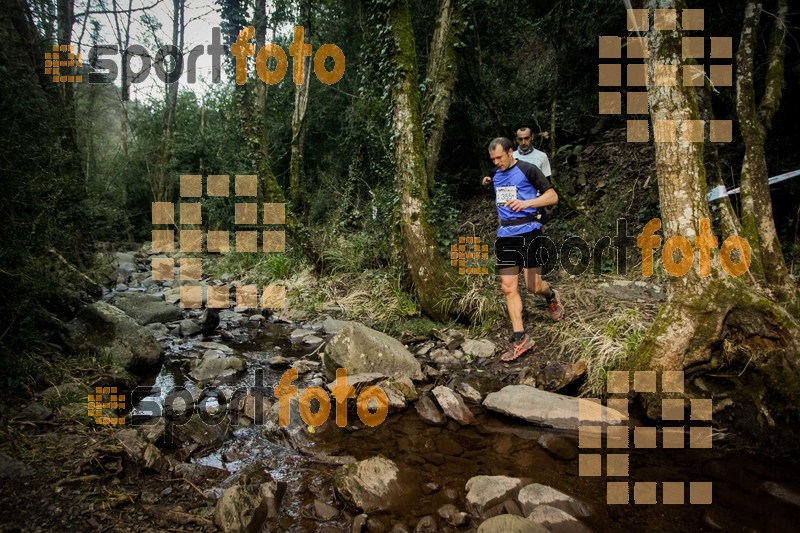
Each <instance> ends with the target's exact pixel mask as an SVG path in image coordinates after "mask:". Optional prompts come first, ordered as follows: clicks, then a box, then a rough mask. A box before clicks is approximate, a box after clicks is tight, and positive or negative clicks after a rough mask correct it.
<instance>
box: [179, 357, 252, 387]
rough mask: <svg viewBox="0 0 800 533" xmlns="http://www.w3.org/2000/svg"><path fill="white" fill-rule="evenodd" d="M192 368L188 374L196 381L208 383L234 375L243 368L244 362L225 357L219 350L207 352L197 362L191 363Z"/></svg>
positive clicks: (235, 358)
mask: <svg viewBox="0 0 800 533" xmlns="http://www.w3.org/2000/svg"><path fill="white" fill-rule="evenodd" d="M192 366H193V367H194V368H193V369H192V370H191V371H190V372H189V374H190V375H191V376H192V378H193V379H195V380H196V381H210V380H217V379H222V378H227V377H231V376H234V375H236V374H237V373H239V372H241V371H242V370H244V368H245V364H244V360H243V359H241V358H239V357H236V356H233V355H230V356H229V355H225V353H223V352H221V351H220V350H208V351H206V353H204V354H203V358H202V359H200V360H199V361H192Z"/></svg>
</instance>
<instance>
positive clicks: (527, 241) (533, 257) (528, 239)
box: [494, 229, 547, 274]
mask: <svg viewBox="0 0 800 533" xmlns="http://www.w3.org/2000/svg"><path fill="white" fill-rule="evenodd" d="M542 245H543V239H542V230H541V229H535V230H533V231H531V232H529V233H523V234H522V235H515V236H514V237H498V238H497V241H496V242H495V244H494V254H495V257H496V258H497V264H496V265H495V267H494V272H495V274H499V273H500V271H501V270H504V269H506V268H511V267H514V266H518V267H521V268H538V267H541V266H543V263H544V259H545V258H546V257H547V256H546V251H545V250H543V249H542V248H543V247H542Z"/></svg>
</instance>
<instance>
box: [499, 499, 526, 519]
mask: <svg viewBox="0 0 800 533" xmlns="http://www.w3.org/2000/svg"><path fill="white" fill-rule="evenodd" d="M503 509H504V510H505V512H506V514H513V515H516V516H525V515H523V514H522V509H520V508H519V505H517V502H515V501H514V500H512V499H511V498H508V499H506V501H504V502H503Z"/></svg>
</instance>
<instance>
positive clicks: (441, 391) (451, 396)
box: [432, 385, 477, 426]
mask: <svg viewBox="0 0 800 533" xmlns="http://www.w3.org/2000/svg"><path fill="white" fill-rule="evenodd" d="M432 392H433V396H434V397H435V398H436V401H437V402H438V403H439V406H440V407H441V408H442V411H444V414H446V415H447V416H448V417H450V418H452V419H453V420H455V421H456V422H458V423H459V424H461V425H462V426H466V425H471V424H475V423H477V421H476V420H475V415H473V414H472V411H470V410H469V407H467V406H466V404H465V403H464V400H462V399H461V397H460V396H458V395H456V393H455V392H453V390H452V389H450V388H448V387H445V386H444V385H439V386H438V387H436V388H434V389H433V391H432Z"/></svg>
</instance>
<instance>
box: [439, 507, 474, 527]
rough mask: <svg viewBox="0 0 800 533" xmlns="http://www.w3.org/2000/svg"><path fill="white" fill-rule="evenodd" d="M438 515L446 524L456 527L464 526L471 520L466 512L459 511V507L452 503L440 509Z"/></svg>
mask: <svg viewBox="0 0 800 533" xmlns="http://www.w3.org/2000/svg"><path fill="white" fill-rule="evenodd" d="M436 514H438V515H439V516H440V517H441V518H442V519H444V521H445V522H447V523H448V524H450V525H451V526H454V527H459V526H463V525H464V524H466V523H467V521H468V520H469V515H468V514H467V513H465V512H464V511H459V510H458V507H456V506H455V505H453V504H452V503H446V504H444V505H442V506H441V507H439V510H438V511H436Z"/></svg>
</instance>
